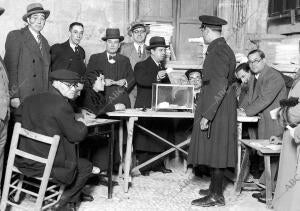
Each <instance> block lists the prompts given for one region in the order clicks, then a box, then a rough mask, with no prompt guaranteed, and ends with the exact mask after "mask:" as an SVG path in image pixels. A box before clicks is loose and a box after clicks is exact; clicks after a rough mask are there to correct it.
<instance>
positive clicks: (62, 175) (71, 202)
mask: <svg viewBox="0 0 300 211" xmlns="http://www.w3.org/2000/svg"><path fill="white" fill-rule="evenodd" d="M50 80H51V81H52V86H51V87H50V90H49V92H45V93H41V94H37V95H32V96H29V97H27V98H26V99H25V100H24V101H23V102H22V104H21V106H20V107H19V108H18V109H17V111H16V120H17V121H19V122H21V123H22V126H23V127H24V128H26V129H28V130H31V131H34V132H37V133H41V134H44V135H47V136H54V135H59V136H60V142H59V146H58V150H57V153H56V156H55V159H54V163H53V168H52V171H51V177H52V178H53V179H54V180H55V181H56V182H58V183H61V184H65V185H66V189H65V191H64V193H63V196H62V198H61V200H60V203H59V206H58V210H76V203H77V202H79V200H80V196H81V194H82V193H81V190H82V188H83V187H84V185H85V183H86V181H87V179H88V177H89V175H90V174H91V172H92V164H91V163H90V162H89V161H87V160H85V159H81V158H78V154H77V152H76V145H77V144H78V143H80V142H81V141H83V140H84V138H85V137H86V135H87V127H86V126H85V124H84V123H83V122H79V121H76V120H75V113H74V111H73V108H72V107H71V105H70V104H69V102H68V99H73V98H75V97H76V95H77V93H76V86H78V84H79V83H82V82H80V76H79V75H78V74H77V73H75V72H72V71H69V70H65V69H61V70H56V71H54V72H51V73H50ZM19 147H20V148H21V149H23V150H25V151H28V152H30V153H33V154H36V155H39V156H42V157H44V156H46V155H47V154H48V150H49V149H48V147H47V146H45V145H44V144H41V143H37V142H35V141H33V140H31V139H21V140H20V145H19ZM16 166H17V167H18V168H19V169H20V171H22V172H23V173H24V174H25V175H27V176H42V173H43V165H42V164H40V163H38V162H35V161H33V160H28V159H21V158H19V159H17V160H16ZM83 199H84V200H89V201H91V200H93V198H92V197H91V196H88V195H83Z"/></svg>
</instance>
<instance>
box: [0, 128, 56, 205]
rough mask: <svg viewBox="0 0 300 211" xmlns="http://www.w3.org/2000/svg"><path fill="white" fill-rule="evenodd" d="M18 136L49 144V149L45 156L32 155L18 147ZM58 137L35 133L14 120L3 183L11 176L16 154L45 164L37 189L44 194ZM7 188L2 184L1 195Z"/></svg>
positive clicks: (6, 191) (6, 182)
mask: <svg viewBox="0 0 300 211" xmlns="http://www.w3.org/2000/svg"><path fill="white" fill-rule="evenodd" d="M20 136H24V137H27V138H29V139H34V140H36V141H39V142H42V143H45V144H48V145H50V150H49V153H48V156H47V158H43V157H39V156H37V155H33V154H31V153H28V152H25V151H22V150H20V149H18V145H19V140H20ZM59 139H60V137H59V136H58V135H54V136H53V137H49V136H45V135H42V134H38V133H35V132H32V131H29V130H26V129H24V128H22V126H21V123H18V122H16V123H15V126H14V131H13V136H12V141H11V146H10V150H9V156H8V162H7V170H6V175H5V184H9V181H7V180H10V178H11V176H12V171H13V170H12V169H13V167H14V162H15V157H16V155H18V156H20V157H23V158H27V159H30V160H34V161H37V162H39V163H43V164H45V168H44V173H43V176H42V181H41V185H40V189H39V195H41V194H42V195H44V194H45V192H46V189H47V185H48V180H49V178H50V173H51V170H52V166H53V162H54V158H55V155H56V151H57V148H58V144H59ZM8 188H9V187H8V185H5V186H4V189H3V195H6V196H7V194H8V191H9V189H8ZM38 203H39V204H42V201H40V202H38Z"/></svg>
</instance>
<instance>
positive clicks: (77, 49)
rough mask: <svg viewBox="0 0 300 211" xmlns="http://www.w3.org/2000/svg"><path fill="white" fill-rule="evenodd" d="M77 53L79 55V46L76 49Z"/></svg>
mask: <svg viewBox="0 0 300 211" xmlns="http://www.w3.org/2000/svg"><path fill="white" fill-rule="evenodd" d="M75 53H76V54H79V48H78V46H76V47H75Z"/></svg>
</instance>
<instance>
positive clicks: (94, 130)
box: [85, 119, 121, 199]
mask: <svg viewBox="0 0 300 211" xmlns="http://www.w3.org/2000/svg"><path fill="white" fill-rule="evenodd" d="M120 123H121V121H120V120H115V119H94V120H91V121H89V122H86V123H85V125H86V126H87V127H88V130H89V133H88V135H105V136H106V137H107V138H110V141H109V145H108V148H109V151H108V156H109V158H108V170H107V177H108V198H109V199H111V198H112V189H113V185H112V171H113V158H114V143H115V125H116V124H120ZM106 125H109V126H110V130H106V129H105V130H103V127H104V126H106Z"/></svg>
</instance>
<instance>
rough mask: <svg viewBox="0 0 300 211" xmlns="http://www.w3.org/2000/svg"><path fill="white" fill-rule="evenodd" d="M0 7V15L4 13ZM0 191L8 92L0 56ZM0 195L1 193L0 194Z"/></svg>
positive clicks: (6, 124) (7, 113)
mask: <svg viewBox="0 0 300 211" xmlns="http://www.w3.org/2000/svg"><path fill="white" fill-rule="evenodd" d="M4 11H5V10H4V8H2V7H0V15H2V14H3V13H4ZM0 99H1V100H0V190H1V179H2V173H3V172H2V170H3V159H4V149H5V144H6V138H7V126H8V120H9V90H8V77H7V74H6V68H5V66H4V62H3V60H2V57H1V56H0ZM0 194H1V193H0Z"/></svg>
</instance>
